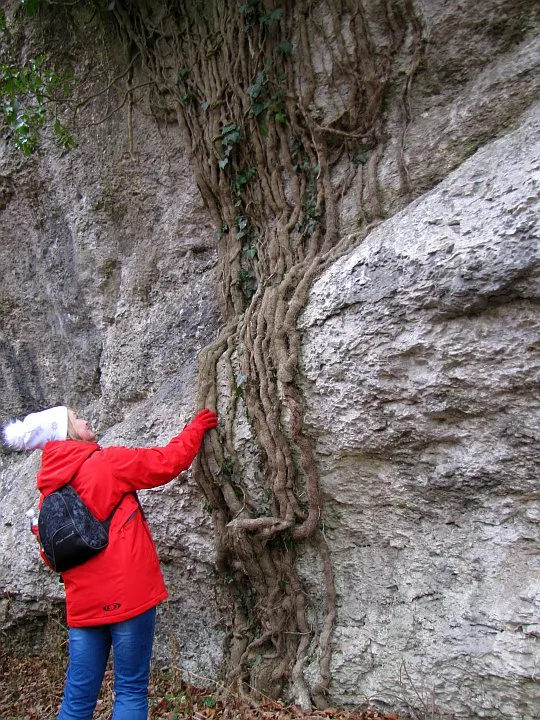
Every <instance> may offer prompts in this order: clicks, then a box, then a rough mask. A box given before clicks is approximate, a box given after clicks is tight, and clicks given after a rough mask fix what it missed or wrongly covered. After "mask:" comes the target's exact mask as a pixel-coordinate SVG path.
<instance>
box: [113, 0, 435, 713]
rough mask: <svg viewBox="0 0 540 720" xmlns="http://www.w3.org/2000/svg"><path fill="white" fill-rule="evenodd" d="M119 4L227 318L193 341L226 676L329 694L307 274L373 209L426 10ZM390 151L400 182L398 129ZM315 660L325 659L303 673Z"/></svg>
mask: <svg viewBox="0 0 540 720" xmlns="http://www.w3.org/2000/svg"><path fill="white" fill-rule="evenodd" d="M114 15H115V18H116V21H117V24H118V27H119V29H120V31H121V33H122V37H123V38H124V40H125V42H126V44H127V45H128V46H129V47H130V53H131V56H132V57H135V53H137V57H140V60H141V63H142V71H143V73H144V75H146V76H147V77H148V78H149V79H150V80H151V81H152V82H153V85H152V90H151V94H150V101H151V105H152V107H153V109H154V112H155V113H156V114H158V113H162V116H163V118H167V119H170V117H171V116H172V117H175V118H176V119H177V121H178V122H179V124H180V125H181V126H182V128H183V129H184V132H185V134H186V136H187V137H188V138H189V141H190V154H191V158H192V162H193V167H194V171H195V177H196V181H197V184H198V187H199V189H200V192H201V195H202V197H203V199H204V200H205V202H206V204H207V206H208V208H209V211H210V213H211V214H212V217H213V219H214V222H215V224H216V228H218V230H219V240H218V251H219V262H220V264H219V268H220V300H221V310H222V313H223V319H224V326H223V329H222V331H221V333H220V335H219V337H218V338H217V340H216V341H215V342H214V343H213V344H211V345H210V346H208V347H207V348H205V350H204V351H203V352H202V353H201V355H200V362H199V388H198V403H199V405H200V406H201V407H202V406H207V407H217V406H218V405H219V403H220V402H222V403H223V402H226V404H227V411H226V417H225V422H224V425H223V428H222V429H221V430H220V432H219V434H218V433H217V432H216V433H212V435H211V436H210V437H209V438H207V439H206V441H205V446H204V452H203V453H201V454H200V456H199V458H198V460H197V463H196V466H195V477H196V479H197V481H198V483H199V485H200V487H201V489H202V491H203V493H204V494H205V496H206V499H207V501H208V503H209V504H210V506H211V507H212V512H213V516H214V521H215V528H216V537H217V565H218V568H219V570H220V572H221V573H222V576H223V578H224V579H225V581H226V582H227V583H228V585H227V587H228V588H229V590H230V592H231V597H232V599H233V612H232V618H231V626H230V637H229V647H228V660H229V662H228V680H229V682H230V683H231V684H233V685H234V686H235V687H236V689H237V690H238V691H239V692H241V693H244V692H246V691H247V689H248V688H250V687H251V688H253V689H255V690H258V691H261V692H264V693H266V694H270V695H274V696H276V695H279V694H281V693H282V691H283V684H284V683H291V684H292V686H293V694H294V697H295V699H296V700H297V702H299V703H300V704H301V705H302V706H303V707H305V708H307V707H309V706H310V705H311V702H312V701H315V703H316V704H317V705H324V703H325V696H326V694H327V692H328V688H329V683H330V680H331V671H330V661H331V637H332V631H333V627H334V623H335V618H336V590H335V587H334V580H333V573H332V564H331V556H330V552H329V549H328V547H327V544H326V541H325V538H324V535H323V534H322V532H321V530H320V515H321V506H320V489H319V477H318V470H317V463H316V460H315V456H314V450H313V443H312V441H311V438H310V436H309V434H308V433H307V432H306V429H305V425H304V410H303V398H302V395H301V393H300V391H299V389H298V385H297V379H298V378H297V374H298V365H299V358H300V336H299V333H298V330H297V320H298V317H299V315H300V313H301V312H302V309H303V308H304V306H305V304H306V301H307V297H308V293H309V289H310V286H311V284H312V283H313V280H314V279H315V277H316V276H317V274H318V273H320V271H321V270H322V269H323V268H324V266H325V265H326V264H327V263H329V262H331V261H332V260H333V259H335V258H336V257H338V256H339V254H341V253H343V252H344V251H346V250H347V249H348V248H349V247H351V245H353V244H355V243H358V242H359V241H360V240H361V238H362V237H363V236H364V235H365V234H366V233H367V231H368V229H369V227H370V223H373V222H377V221H378V220H379V219H380V218H381V217H382V215H383V210H382V209H381V201H380V198H379V194H378V188H377V168H378V164H379V161H380V159H381V157H382V154H383V150H384V147H385V141H386V137H385V132H386V131H385V110H386V107H385V103H386V102H387V101H388V97H389V92H390V90H391V89H392V87H394V90H395V87H397V88H398V90H397V95H398V97H399V98H400V100H401V103H402V105H403V107H405V108H406V110H405V111H404V112H403V113H402V128H401V133H400V136H401V140H402V142H403V141H404V137H405V132H406V127H407V123H408V122H409V119H410V118H409V111H408V109H407V108H408V95H409V92H410V87H411V82H412V78H413V76H414V72H415V71H416V68H417V67H418V62H419V52H420V41H421V32H420V27H419V23H418V20H417V17H416V15H415V13H414V8H413V5H412V2H411V0H376V1H375V2H371V3H366V4H365V5H364V4H363V3H362V2H359V0H337V1H335V0H297V1H295V2H293V0H284V2H282V3H280V5H279V6H276V5H275V4H274V3H272V2H270V0H246V1H245V2H243V3H236V2H228V3H222V2H218V1H217V0H216V1H214V0H207V1H206V2H201V0H187V1H186V2H183V3H178V4H176V3H172V2H171V3H165V2H164V3H162V4H159V5H156V4H154V3H150V2H143V1H142V0H139V2H136V3H128V2H127V0H126V1H124V2H120V1H118V2H116V3H115V7H114ZM404 58H405V59H407V58H408V60H407V61H405V60H404ZM404 67H408V68H409V70H408V71H404V70H403V68H404ZM392 83H393V84H394V85H393V86H392ZM326 95H330V96H331V99H332V103H331V105H330V108H331V109H330V110H329V106H328V103H327V102H326V100H325V97H326ZM398 164H399V168H400V169H401V176H402V180H403V186H404V193H405V191H406V189H407V188H406V184H407V183H406V166H405V162H404V158H403V152H402V147H401V148H400V154H399V158H398ZM353 187H354V188H355V193H356V198H357V205H358V207H357V230H356V232H355V233H354V234H353V235H349V236H347V235H344V234H343V232H342V230H341V227H340V221H341V216H342V204H343V200H344V198H345V197H346V196H347V194H348V193H349V191H350V190H351V188H353ZM224 388H228V389H227V390H225V389H224ZM240 400H241V402H240ZM240 406H242V407H240ZM241 412H245V415H246V417H247V420H248V422H249V424H250V426H251V428H252V433H253V442H252V444H253V446H254V447H255V448H256V453H257V457H258V461H259V476H260V484H261V485H262V486H263V488H264V490H265V491H266V492H264V493H261V492H258V491H257V490H258V489H257V488H254V487H252V486H249V483H248V482H247V481H246V480H245V475H246V462H247V461H246V458H245V457H244V455H243V454H242V452H241V451H240V449H239V446H238V443H237V441H236V437H235V423H236V422H237V420H238V418H239V414H240V413H241ZM307 543H309V544H310V545H311V547H312V548H313V549H314V550H315V551H316V552H317V554H318V557H319V559H320V562H321V567H322V577H323V582H324V587H325V591H326V593H325V594H326V607H325V608H324V616H323V617H322V618H321V619H320V620H318V619H317V617H316V615H315V614H314V611H313V608H312V605H311V603H310V600H309V597H308V595H307V593H306V591H305V589H304V586H303V583H302V581H301V578H300V576H299V574H298V570H297V563H296V558H297V552H298V549H301V547H302V544H307ZM309 662H316V663H317V666H318V670H319V672H318V679H317V680H316V681H315V683H314V684H313V687H312V688H311V691H310V690H309V688H308V685H307V683H306V680H305V678H304V672H303V671H304V668H305V666H306V664H307V663H309Z"/></svg>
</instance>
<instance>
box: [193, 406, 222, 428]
mask: <svg viewBox="0 0 540 720" xmlns="http://www.w3.org/2000/svg"><path fill="white" fill-rule="evenodd" d="M191 424H192V425H197V426H198V427H200V428H202V429H203V430H204V431H205V432H206V430H211V429H212V428H215V427H217V424H218V416H217V414H216V413H215V412H214V411H213V410H206V409H205V410H201V412H200V413H199V414H198V415H196V416H195V417H194V418H193V422H192V423H191Z"/></svg>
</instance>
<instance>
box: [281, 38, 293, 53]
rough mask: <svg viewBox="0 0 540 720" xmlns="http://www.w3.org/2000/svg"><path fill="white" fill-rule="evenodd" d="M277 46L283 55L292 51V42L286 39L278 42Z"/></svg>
mask: <svg viewBox="0 0 540 720" xmlns="http://www.w3.org/2000/svg"><path fill="white" fill-rule="evenodd" d="M278 48H279V49H280V50H281V52H282V53H283V54H284V55H290V54H291V53H292V49H293V44H292V42H289V41H288V40H283V41H282V42H280V43H279V45H278Z"/></svg>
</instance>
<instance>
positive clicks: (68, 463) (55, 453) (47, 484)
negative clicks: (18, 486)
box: [37, 440, 100, 495]
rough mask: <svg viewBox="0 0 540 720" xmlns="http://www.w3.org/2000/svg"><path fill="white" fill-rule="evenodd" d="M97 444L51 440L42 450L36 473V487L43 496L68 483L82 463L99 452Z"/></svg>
mask: <svg viewBox="0 0 540 720" xmlns="http://www.w3.org/2000/svg"><path fill="white" fill-rule="evenodd" d="M99 449H100V448H99V445H98V444H97V443H89V442H81V441H80V440H53V441H51V442H48V443H47V444H46V445H45V447H44V448H43V455H42V458H41V469H40V470H38V473H37V487H38V490H39V491H40V492H41V493H42V494H43V495H49V494H50V493H52V492H54V491H55V490H58V488H60V487H62V485H66V483H68V482H70V481H71V480H72V479H73V477H74V476H75V475H76V473H77V472H78V470H79V468H80V467H81V465H82V464H83V463H84V461H85V460H86V459H87V458H88V457H89V456H90V455H91V454H92V453H93V452H94V451H95V450H99Z"/></svg>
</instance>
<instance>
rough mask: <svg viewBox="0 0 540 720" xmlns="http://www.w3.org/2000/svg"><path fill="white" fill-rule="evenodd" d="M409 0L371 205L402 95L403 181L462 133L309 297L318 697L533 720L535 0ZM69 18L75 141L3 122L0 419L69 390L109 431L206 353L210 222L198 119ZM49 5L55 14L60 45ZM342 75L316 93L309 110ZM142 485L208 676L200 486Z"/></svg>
mask: <svg viewBox="0 0 540 720" xmlns="http://www.w3.org/2000/svg"><path fill="white" fill-rule="evenodd" d="M15 4H16V3H15V2H14V0H13V1H12V2H5V3H3V8H7V7H8V6H11V7H13V6H14V5H15ZM417 8H418V13H419V15H420V16H421V18H422V22H423V24H424V27H425V32H426V42H425V44H424V50H425V57H424V60H423V62H422V64H421V65H420V66H419V67H418V69H417V72H416V74H415V77H414V82H413V83H412V86H411V94H410V98H409V102H408V106H407V107H405V106H404V105H403V102H402V100H403V98H401V97H398V96H397V94H396V92H397V91H396V90H395V88H393V87H392V86H390V88H389V92H388V100H387V103H386V107H387V114H388V116H387V117H386V118H385V122H386V132H387V137H388V139H387V143H386V147H385V150H384V153H383V156H382V159H381V163H380V166H379V171H378V175H377V178H376V181H377V182H376V185H377V187H378V191H379V196H380V198H379V199H380V203H381V208H382V210H383V211H384V213H386V214H392V213H393V212H396V211H398V210H401V209H402V208H403V205H404V203H405V202H406V200H404V197H403V194H401V189H402V183H403V177H402V176H401V175H400V172H399V169H398V162H397V157H398V154H399V153H398V149H399V140H400V137H398V135H397V134H396V133H398V132H399V133H401V131H402V128H403V122H402V120H403V113H405V114H406V116H407V118H408V122H407V126H406V133H405V136H404V138H403V141H404V157H405V160H406V163H407V169H408V182H409V185H410V191H411V196H412V197H418V196H420V195H422V193H424V192H425V191H427V190H429V189H430V188H432V187H433V186H434V185H435V184H436V183H437V182H440V181H441V180H443V178H445V177H446V176H448V174H449V173H450V172H451V171H452V170H454V169H455V168H459V166H460V163H462V162H463V161H464V160H465V159H466V158H469V157H470V156H472V157H470V160H468V161H467V162H466V163H465V164H464V165H463V166H462V167H461V168H459V169H458V170H457V171H455V172H454V174H452V175H450V176H449V177H448V178H447V179H446V180H444V181H443V182H442V183H441V184H440V185H439V186H438V187H437V188H436V189H435V190H433V191H432V192H431V193H429V194H427V195H426V196H425V197H422V198H421V199H419V200H418V201H416V202H415V203H414V204H412V205H411V206H410V207H409V208H407V209H406V210H404V211H402V212H401V213H400V214H399V215H398V216H396V217H395V218H394V219H392V220H390V221H388V222H386V223H385V224H384V225H381V226H380V227H379V228H378V230H376V231H375V232H374V233H373V234H372V235H371V236H370V237H369V238H368V239H367V240H366V242H365V243H364V244H363V245H362V246H361V247H360V248H359V249H358V250H357V251H356V252H355V253H354V254H352V255H350V256H349V257H348V258H345V259H343V260H342V261H340V262H339V263H337V264H336V265H335V266H334V267H333V268H330V270H329V271H328V273H327V274H326V275H325V276H324V278H322V279H321V280H320V282H319V284H318V285H316V286H315V288H314V289H313V293H312V296H311V301H310V305H309V307H308V308H307V310H306V313H305V315H304V319H303V329H304V333H305V347H304V356H303V357H304V371H305V374H306V382H305V387H304V390H305V393H306V399H307V401H308V404H309V414H308V419H309V423H310V427H311V429H312V430H313V433H314V436H315V437H316V439H317V451H318V460H319V463H320V468H321V472H322V480H323V492H324V499H325V507H324V514H323V519H324V527H325V532H326V535H327V537H328V540H329V543H330V546H331V549H332V556H333V559H334V562H335V567H336V582H337V587H338V592H339V603H340V606H339V617H338V624H337V628H336V634H335V637H334V642H335V654H334V660H333V672H334V680H333V683H332V686H331V701H332V702H335V703H338V702H351V703H353V704H357V703H358V702H359V700H361V699H362V698H363V696H366V695H367V696H377V697H380V698H382V699H384V700H386V701H387V702H388V703H389V704H390V705H395V704H396V698H397V699H398V700H400V702H402V703H403V704H406V703H407V702H410V704H411V706H415V707H418V706H419V704H420V700H419V696H420V698H421V699H422V702H424V703H425V704H426V707H429V704H430V703H431V699H432V696H433V697H434V699H435V700H436V702H437V703H438V704H439V705H440V706H441V707H443V708H446V709H448V712H451V713H454V714H455V715H456V716H458V717H461V718H470V717H488V718H493V719H494V720H495V719H497V720H498V719H499V718H506V719H508V720H510V719H512V720H515V719H516V718H523V719H527V720H528V719H529V718H531V717H533V716H534V712H533V710H532V709H531V708H534V702H535V692H537V690H536V688H537V685H536V683H537V682H538V680H537V678H538V655H537V654H536V655H535V654H534V653H535V652H536V653H537V650H535V642H536V643H537V642H538V632H539V631H538V624H539V623H540V620H539V612H538V592H539V590H538V569H537V565H536V568H535V567H534V563H535V562H536V560H537V557H538V555H537V552H538V547H537V541H538V536H537V528H538V522H539V521H540V507H539V506H538V499H537V492H538V490H537V480H536V477H535V475H534V469H533V462H534V446H533V442H534V440H535V433H537V431H538V418H537V417H535V416H534V415H533V413H534V412H537V410H538V395H537V386H535V385H534V382H535V380H536V377H535V372H538V360H537V356H535V355H534V352H537V350H538V315H537V304H536V303H537V301H538V288H537V285H536V286H535V285H534V280H535V277H537V276H536V275H535V274H534V273H535V266H534V262H535V260H534V258H535V253H537V251H538V232H537V229H536V230H535V229H534V227H535V223H537V222H538V220H537V218H538V207H537V195H538V161H537V158H538V155H537V154H536V155H533V147H537V142H538V134H537V130H538V128H537V123H538V120H537V118H538V107H536V108H535V109H534V110H533V111H531V112H530V114H529V116H528V120H527V121H526V122H525V124H524V125H523V127H521V128H520V129H518V130H515V129H514V125H515V124H516V123H517V122H518V120H519V118H520V116H521V114H522V113H523V112H524V111H525V110H526V109H527V108H528V107H529V106H531V103H532V102H533V101H534V99H535V98H538V96H539V94H540V73H539V68H540V34H539V28H540V16H539V12H540V11H539V7H538V3H537V1H536V0H520V2H518V3H516V2H515V0H482V1H481V2H478V3H448V2H446V0H429V1H428V0H422V1H421V2H419V3H418V4H417ZM373 24H374V26H375V25H376V18H374V19H373ZM85 28H86V29H85V37H84V40H81V39H79V41H78V42H79V44H78V45H76V47H75V49H74V50H73V49H72V57H76V58H77V62H78V63H79V70H81V71H82V75H84V76H88V77H90V80H89V81H88V82H87V84H86V85H85V86H84V87H81V88H78V90H77V92H78V93H79V96H78V98H77V99H78V100H84V99H85V98H88V97H90V96H92V95H93V96H94V97H93V100H92V101H91V102H88V103H87V104H85V105H84V108H83V109H81V112H80V115H81V117H80V128H79V133H78V141H79V144H78V147H77V148H76V149H75V150H73V151H72V152H70V153H68V154H65V155H59V154H58V152H57V151H56V150H55V148H54V147H52V146H51V145H47V144H45V145H44V146H43V148H42V151H41V153H40V154H39V155H38V156H37V157H34V158H33V159H32V160H30V161H23V160H22V159H21V157H20V156H18V155H17V154H16V153H14V152H13V151H12V150H10V148H9V146H7V145H6V144H4V143H3V142H2V144H1V145H0V243H1V248H2V250H1V252H0V278H1V280H0V316H1V322H2V334H1V337H0V389H1V393H0V422H2V423H3V422H4V421H6V420H8V419H10V418H12V417H15V416H18V417H20V416H22V415H23V414H25V413H26V412H29V411H32V410H35V409H37V408H39V407H42V406H45V405H52V404H55V403H58V402H63V403H68V404H70V405H75V406H76V407H77V408H80V409H81V411H83V412H85V413H87V414H89V415H90V416H91V417H92V419H93V421H94V424H95V425H96V426H97V428H98V430H99V431H100V438H101V441H102V442H103V444H112V443H125V444H129V445H136V444H141V445H142V444H145V445H149V444H152V443H161V442H166V441H167V439H168V438H169V437H171V436H172V434H174V433H175V432H176V431H177V430H178V428H179V427H181V426H182V424H183V423H184V422H185V421H186V420H187V419H188V417H189V416H190V414H191V413H192V412H193V410H194V392H195V378H196V373H197V367H196V358H197V353H198V351H199V349H200V348H201V347H203V346H205V345H206V344H208V343H209V342H210V341H211V340H212V339H213V338H214V336H215V332H216V328H217V326H218V324H219V315H218V309H217V306H218V303H217V298H216V292H215V290H216V280H217V278H216V252H215V247H214V246H215V243H214V233H215V229H214V228H213V227H211V225H210V220H209V215H208V213H207V211H206V209H205V208H204V206H203V204H202V202H201V200H200V197H199V195H198V190H197V188H196V184H195V180H194V177H193V173H192V169H191V167H190V165H189V162H188V158H187V156H188V148H189V144H188V141H187V140H186V138H185V137H183V136H182V134H181V132H180V131H179V129H178V127H177V126H176V124H175V123H173V122H171V123H168V124H167V123H158V122H156V120H155V118H154V117H153V116H152V114H151V112H150V109H149V108H148V107H146V106H145V104H144V101H143V100H142V99H141V98H142V95H138V94H135V102H134V103H133V106H131V105H130V104H129V103H126V102H124V104H122V100H123V99H124V100H125V97H124V96H125V91H126V84H125V83H126V78H125V74H124V75H123V74H122V73H124V71H125V67H123V66H122V64H121V60H122V54H121V52H120V51H119V50H118V48H115V47H106V46H105V44H104V43H106V42H108V40H103V41H102V36H101V34H100V32H97V31H96V32H93V30H92V28H91V26H90V25H86V26H85ZM94 29H95V28H94ZM62 30H63V28H61V27H60V28H59V29H58V33H59V35H58V37H56V38H55V36H52V35H51V36H50V37H49V40H50V41H51V42H53V40H55V41H56V42H57V43H58V44H59V45H60V46H63V45H66V46H67V45H68V44H69V43H68V40H66V38H65V37H63V36H62ZM381 41H385V39H384V38H381ZM69 42H71V35H70V40H69ZM323 51H324V48H314V52H315V53H318V54H321V56H322V53H323ZM111 57H114V58H117V59H118V63H119V67H118V68H116V69H113V68H111V67H109V63H110V58H111ZM406 60H407V58H406V57H404V63H405V64H404V66H403V68H402V71H403V72H407V71H408V70H410V68H409V67H408V65H407V64H406ZM90 70H92V72H91V73H90V74H89V71H90ZM113 77H115V78H120V80H119V81H118V82H113V83H111V85H110V87H109V88H108V90H107V92H106V93H105V92H103V83H104V79H105V81H107V82H108V81H109V80H110V79H111V78H113ZM138 80H140V78H137V77H135V79H134V82H137V81H138ZM400 87H401V86H400ZM338 90H339V88H338V89H336V88H334V87H330V86H328V87H327V88H326V89H325V91H324V92H323V93H322V94H321V95H320V96H318V101H319V103H320V110H321V114H322V119H323V120H324V121H325V122H329V121H330V120H331V119H332V117H333V115H334V114H335V113H336V112H339V111H340V108H341V105H340V104H339V103H338V102H335V100H336V92H337V91H338ZM114 108H118V110H117V111H116V112H112V111H113V109H114ZM534 113H536V114H534ZM494 137H500V138H501V139H500V140H498V141H497V142H496V143H494V144H489V145H486V147H485V148H484V149H482V150H480V151H479V152H476V150H477V148H478V147H481V146H482V145H484V144H486V143H487V142H488V141H490V140H491V139H492V138H494ZM535 143H536V145H535ZM535 162H536V165H534V163H535ZM341 170H343V168H341ZM359 192H360V191H359V190H358V187H357V186H355V185H354V184H353V186H352V187H351V189H350V191H349V193H348V194H347V196H346V197H344V198H343V202H342V205H341V223H342V229H343V231H344V232H349V231H350V232H354V231H355V230H356V229H357V227H358V220H359V217H360V215H361V213H360V210H359V208H360V205H361V203H360V202H359V200H360V199H361V198H359V197H358V193H359ZM535 208H536V210H535ZM535 212H536V214H535ZM536 227H537V226H536ZM535 233H536V235H535ZM535 357H536V359H535ZM221 404H222V405H221V406H225V405H226V402H224V401H223V399H221ZM240 430H241V431H243V432H244V433H245V436H246V438H247V439H248V440H249V437H250V434H249V427H247V426H246V427H243V428H241V429H240ZM247 444H249V443H247ZM246 452H248V450H246ZM38 464H39V453H34V454H31V455H28V456H22V455H21V456H14V455H12V454H8V453H5V452H0V630H6V631H14V630H15V629H20V628H22V627H26V628H28V627H32V628H34V627H36V628H37V624H38V623H42V621H43V619H44V618H45V619H46V618H47V616H48V614H50V612H51V607H53V608H54V607H61V600H62V590H61V587H60V586H59V584H58V582H57V580H56V578H54V577H53V576H52V575H51V573H49V572H48V571H46V570H45V569H44V568H43V567H42V566H41V564H40V562H39V560H38V559H37V555H36V551H35V546H34V545H33V541H32V539H31V537H30V534H29V533H28V532H27V520H26V518H25V517H24V513H25V511H26V510H27V509H28V508H29V507H31V506H32V505H33V504H34V502H35V499H36V498H35V492H34V475H35V471H36V469H37V467H38ZM251 464H252V465H253V462H252V463H251ZM535 493H536V495H535ZM142 501H143V504H144V506H145V509H146V511H147V515H148V517H149V521H150V524H151V525H152V528H153V530H154V534H155V537H156V542H157V545H158V549H159V553H160V557H161V559H162V562H163V569H164V573H165V577H166V580H167V583H168V587H169V591H170V596H171V599H170V601H169V603H168V604H166V605H164V606H163V607H162V608H161V611H160V620H159V623H158V627H159V632H158V642H157V644H156V652H157V654H158V655H159V656H160V657H161V658H163V659H166V658H170V656H171V655H176V659H177V660H178V661H179V662H180V663H181V664H182V665H183V667H185V668H186V669H189V670H192V671H193V672H196V673H198V674H199V675H200V676H208V677H215V676H216V675H217V673H218V672H219V665H220V662H221V643H222V639H223V629H222V620H223V615H222V612H221V609H220V608H219V607H218V603H217V602H216V594H215V593H216V587H219V586H217V585H216V582H215V575H214V569H213V565H212V561H213V534H212V527H211V525H210V522H209V518H208V516H207V514H206V513H205V512H204V508H203V504H202V501H201V497H200V493H199V492H198V491H197V490H196V488H195V487H194V486H193V484H192V483H191V482H189V481H188V483H187V484H182V483H180V482H178V481H175V482H174V483H172V484H171V485H169V486H168V487H167V488H164V489H162V490H159V491H153V492H149V493H146V494H145V495H144V497H143V498H142ZM310 560H311V558H310V556H309V552H308V551H306V553H305V555H304V557H303V558H302V562H301V568H302V572H303V574H304V575H305V578H306V583H307V585H308V587H309V588H310V591H311V594H312V596H313V598H314V600H315V602H317V601H318V598H319V596H320V595H321V594H322V593H321V592H320V587H321V584H322V580H321V577H320V573H319V571H318V568H317V566H316V565H315V564H314V563H312V562H310ZM33 618H35V619H36V623H35V624H34V623H33V622H32V619H33ZM36 637H38V636H37V635H36ZM399 678H401V680H402V681H401V683H400V682H399ZM536 702H538V698H536ZM426 714H427V716H428V717H430V715H429V713H426Z"/></svg>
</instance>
